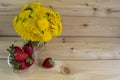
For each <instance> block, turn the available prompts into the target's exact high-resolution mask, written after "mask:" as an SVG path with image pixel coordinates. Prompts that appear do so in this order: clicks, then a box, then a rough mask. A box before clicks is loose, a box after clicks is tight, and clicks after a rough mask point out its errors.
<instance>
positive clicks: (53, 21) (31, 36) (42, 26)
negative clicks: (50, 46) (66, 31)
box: [13, 2, 62, 42]
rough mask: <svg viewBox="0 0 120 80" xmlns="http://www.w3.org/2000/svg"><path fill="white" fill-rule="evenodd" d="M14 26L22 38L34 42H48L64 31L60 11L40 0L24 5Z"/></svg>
mask: <svg viewBox="0 0 120 80" xmlns="http://www.w3.org/2000/svg"><path fill="white" fill-rule="evenodd" d="M13 27H14V29H15V31H16V32H17V34H18V35H20V36H21V37H22V39H24V40H28V41H33V42H34V41H38V42H48V41H49V40H51V39H52V38H53V37H54V36H59V35H60V34H61V32H62V24H61V19H60V15H59V13H58V12H55V11H53V10H50V9H48V8H46V7H45V6H44V5H42V4H41V3H40V2H34V3H31V4H26V5H25V6H23V7H22V9H21V10H20V12H19V14H18V15H17V16H15V18H14V20H13Z"/></svg>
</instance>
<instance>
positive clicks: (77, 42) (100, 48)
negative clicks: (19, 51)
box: [0, 0, 120, 80]
mask: <svg viewBox="0 0 120 80" xmlns="http://www.w3.org/2000/svg"><path fill="white" fill-rule="evenodd" d="M34 1H40V2H42V3H43V4H44V5H45V6H46V7H48V8H50V9H53V10H56V11H58V12H59V13H60V14H61V19H62V23H63V32H62V35H61V36H60V37H56V38H54V39H52V40H51V41H50V42H48V43H47V44H46V45H45V46H44V47H43V48H41V49H36V50H35V51H36V53H37V63H36V65H35V66H33V67H31V68H30V69H28V70H24V71H20V72H18V73H15V72H13V70H12V69H11V68H10V67H9V66H8V64H7V57H8V54H9V53H8V52H7V51H6V49H7V48H8V47H9V46H10V45H11V44H14V45H18V46H21V47H22V46H23V45H24V44H25V43H26V41H23V40H22V39H21V38H20V37H18V35H17V34H16V33H15V31H14V29H13V27H12V20H13V18H14V16H15V15H17V13H18V12H19V10H20V8H21V7H22V6H23V5H24V4H27V3H31V2H34ZM46 57H52V58H53V59H54V60H55V62H56V66H55V67H53V68H51V69H44V68H43V67H41V64H42V61H43V59H45V58H46ZM0 80H120V0H0Z"/></svg>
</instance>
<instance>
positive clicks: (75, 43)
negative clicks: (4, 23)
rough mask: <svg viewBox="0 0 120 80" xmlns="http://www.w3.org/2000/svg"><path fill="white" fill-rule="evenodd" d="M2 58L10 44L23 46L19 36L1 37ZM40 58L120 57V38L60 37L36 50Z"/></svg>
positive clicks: (0, 54)
mask: <svg viewBox="0 0 120 80" xmlns="http://www.w3.org/2000/svg"><path fill="white" fill-rule="evenodd" d="M0 44H1V45H0V58H5V59H6V58H7V56H8V54H9V53H8V52H7V51H6V49H7V48H8V46H9V45H11V44H15V45H20V46H22V45H23V44H25V42H24V41H22V40H20V39H19V37H18V38H17V37H0ZM36 52H37V55H38V58H40V59H44V58H45V57H49V56H51V57H53V58H55V59H71V60H81V59H83V60H84V59H87V60H90V59H98V60H104V59H120V38H88V37H58V38H54V39H53V40H51V41H50V42H48V43H47V44H46V45H45V46H44V47H43V48H42V49H37V50H36Z"/></svg>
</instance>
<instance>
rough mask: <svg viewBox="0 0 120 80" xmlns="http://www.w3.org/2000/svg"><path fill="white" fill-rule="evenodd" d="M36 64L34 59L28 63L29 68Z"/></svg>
mask: <svg viewBox="0 0 120 80" xmlns="http://www.w3.org/2000/svg"><path fill="white" fill-rule="evenodd" d="M34 62H35V60H34V59H32V60H30V61H28V62H26V65H27V67H30V66H31V65H32V64H34Z"/></svg>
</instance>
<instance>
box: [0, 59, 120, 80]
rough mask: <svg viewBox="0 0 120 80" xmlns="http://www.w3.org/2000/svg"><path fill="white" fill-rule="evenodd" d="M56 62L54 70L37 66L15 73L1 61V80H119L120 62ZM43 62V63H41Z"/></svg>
mask: <svg viewBox="0 0 120 80" xmlns="http://www.w3.org/2000/svg"><path fill="white" fill-rule="evenodd" d="M55 61H56V66H55V67H54V68H52V69H44V68H42V67H41V66H40V65H35V66H34V67H31V69H29V70H25V71H21V72H19V73H14V72H13V71H12V69H11V68H10V67H8V65H7V63H6V62H7V61H6V60H0V63H1V64H0V78H1V80H16V79H17V80H40V79H41V80H48V79H49V80H81V79H82V80H119V79H120V69H119V68H120V65H119V64H120V60H105V61H104V60H103V61H58V60H55ZM39 62H42V61H39ZM40 64H41V63H40Z"/></svg>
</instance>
